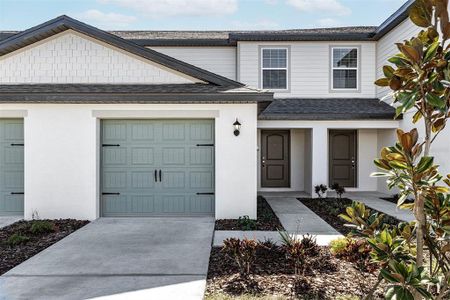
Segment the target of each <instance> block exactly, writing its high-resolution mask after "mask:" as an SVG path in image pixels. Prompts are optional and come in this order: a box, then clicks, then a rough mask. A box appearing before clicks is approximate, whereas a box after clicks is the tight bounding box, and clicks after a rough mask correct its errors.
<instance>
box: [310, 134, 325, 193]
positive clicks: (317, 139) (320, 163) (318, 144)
mask: <svg viewBox="0 0 450 300" xmlns="http://www.w3.org/2000/svg"><path fill="white" fill-rule="evenodd" d="M311 176H312V178H311V184H312V186H311V195H312V196H313V197H317V195H316V194H315V193H314V186H316V185H319V184H326V185H328V128H327V127H314V128H312V129H311Z"/></svg>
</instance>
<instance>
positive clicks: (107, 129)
mask: <svg viewBox="0 0 450 300" xmlns="http://www.w3.org/2000/svg"><path fill="white" fill-rule="evenodd" d="M102 134H103V140H104V141H126V139H127V124H126V123H125V122H123V121H122V122H121V121H115V122H114V123H113V122H108V126H103V131H102Z"/></svg>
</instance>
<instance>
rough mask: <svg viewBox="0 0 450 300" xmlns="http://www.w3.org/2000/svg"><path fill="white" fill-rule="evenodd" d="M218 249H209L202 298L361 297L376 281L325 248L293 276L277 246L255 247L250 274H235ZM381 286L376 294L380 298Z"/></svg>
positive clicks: (229, 262)
mask: <svg viewBox="0 0 450 300" xmlns="http://www.w3.org/2000/svg"><path fill="white" fill-rule="evenodd" d="M221 249H222V248H219V247H215V248H213V249H212V252H211V256H210V261H209V270H208V279H207V286H206V293H205V296H206V298H208V297H212V296H214V295H224V294H225V295H229V296H240V295H248V294H250V295H258V296H273V297H283V298H288V299H336V297H337V296H339V295H346V296H348V295H353V296H360V297H361V296H364V295H366V294H367V293H368V291H369V290H370V288H371V287H372V286H373V285H374V284H375V282H376V281H377V276H376V275H374V274H372V273H367V272H362V271H358V270H357V269H356V268H355V266H354V265H353V264H352V263H350V262H347V261H344V260H340V259H337V258H336V257H334V256H332V255H331V254H330V252H329V249H328V247H321V248H320V252H319V254H318V255H317V256H316V257H313V258H311V259H310V261H309V263H308V268H307V269H306V272H305V274H304V275H298V276H296V275H295V274H294V270H293V267H292V266H291V265H290V264H289V262H288V261H287V259H286V256H285V254H284V251H283V250H282V248H281V247H278V246H273V247H272V248H270V249H269V248H265V247H263V246H258V249H257V255H256V261H255V263H254V265H253V268H252V272H251V273H252V274H251V275H248V276H241V275H239V271H238V270H239V269H238V268H237V267H236V265H235V262H234V261H233V260H232V259H231V258H230V257H228V256H227V255H225V254H224V253H223V252H222V251H221ZM382 294H383V286H380V287H379V289H378V290H377V292H376V297H377V299H378V298H379V299H382Z"/></svg>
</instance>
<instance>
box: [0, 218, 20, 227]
mask: <svg viewBox="0 0 450 300" xmlns="http://www.w3.org/2000/svg"><path fill="white" fill-rule="evenodd" d="M22 219H23V217H22V216H0V228H2V227H5V226H8V225H11V224H12V223H15V222H17V221H20V220H22Z"/></svg>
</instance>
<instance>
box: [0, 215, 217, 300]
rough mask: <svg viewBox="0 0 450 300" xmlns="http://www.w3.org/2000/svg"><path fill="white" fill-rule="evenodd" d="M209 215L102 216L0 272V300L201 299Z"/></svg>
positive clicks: (208, 243) (211, 226)
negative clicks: (10, 268) (167, 216)
mask: <svg viewBox="0 0 450 300" xmlns="http://www.w3.org/2000/svg"><path fill="white" fill-rule="evenodd" d="M213 230H214V219H213V218H104V219H99V220H96V221H94V222H92V223H90V224H88V225H86V226H85V227H83V228H81V229H80V230H78V231H76V232H74V233H73V234H71V235H69V236H68V237H66V238H64V239H63V240H61V241H60V242H58V243H56V244H54V245H53V246H51V247H49V248H47V249H45V250H44V251H42V252H40V253H39V254H37V255H36V256H34V257H32V258H30V259H29V260H27V261H26V262H24V263H22V264H21V265H19V266H17V267H15V268H14V269H12V270H10V271H9V272H7V273H6V274H4V275H3V276H1V277H0V299H2V300H20V299H48V300H51V299H92V298H95V297H100V299H102V298H105V299H106V298H107V299H198V300H200V299H202V298H203V294H204V289H205V285H206V275H207V271H208V262H209V254H210V250H211V241H212V235H213Z"/></svg>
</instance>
